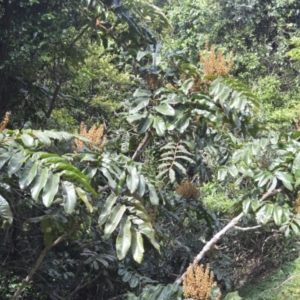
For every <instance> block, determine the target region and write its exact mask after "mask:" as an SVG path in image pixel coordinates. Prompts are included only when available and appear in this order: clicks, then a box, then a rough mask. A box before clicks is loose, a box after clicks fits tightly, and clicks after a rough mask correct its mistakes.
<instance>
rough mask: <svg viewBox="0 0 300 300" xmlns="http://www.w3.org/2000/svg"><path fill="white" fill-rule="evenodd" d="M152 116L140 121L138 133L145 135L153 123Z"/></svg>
mask: <svg viewBox="0 0 300 300" xmlns="http://www.w3.org/2000/svg"><path fill="white" fill-rule="evenodd" d="M153 119H154V118H153V116H152V115H149V116H148V117H146V118H143V119H141V121H140V123H139V125H138V128H137V130H138V132H139V133H145V132H146V131H147V130H148V129H149V128H150V126H151V124H152V122H153Z"/></svg>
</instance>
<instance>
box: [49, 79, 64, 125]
mask: <svg viewBox="0 0 300 300" xmlns="http://www.w3.org/2000/svg"><path fill="white" fill-rule="evenodd" d="M60 88H61V81H59V82H58V83H57V85H56V88H55V90H54V93H53V95H52V98H51V101H50V104H49V108H48V111H47V113H46V118H47V119H49V118H50V117H51V114H52V111H53V109H54V108H55V102H56V99H57V96H58V93H59V90H60Z"/></svg>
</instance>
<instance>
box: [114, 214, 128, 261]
mask: <svg viewBox="0 0 300 300" xmlns="http://www.w3.org/2000/svg"><path fill="white" fill-rule="evenodd" d="M130 228H131V222H130V219H129V218H128V217H126V218H124V219H123V220H122V221H121V223H120V230H119V234H118V236H117V240H116V250H117V257H118V259H119V260H122V259H124V258H125V256H126V254H127V252H128V250H129V248H130V245H131V231H130Z"/></svg>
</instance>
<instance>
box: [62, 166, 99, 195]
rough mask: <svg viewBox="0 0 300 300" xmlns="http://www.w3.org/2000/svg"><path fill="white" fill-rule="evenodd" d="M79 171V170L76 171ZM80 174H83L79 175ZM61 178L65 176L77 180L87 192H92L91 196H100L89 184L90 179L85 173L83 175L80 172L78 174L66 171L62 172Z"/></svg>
mask: <svg viewBox="0 0 300 300" xmlns="http://www.w3.org/2000/svg"><path fill="white" fill-rule="evenodd" d="M76 170H77V169H76ZM79 174H82V176H81V175H79ZM59 175H60V176H64V177H68V178H71V179H73V180H76V181H77V182H79V183H80V184H81V185H82V186H83V187H84V188H85V189H86V190H88V191H89V192H91V194H92V195H93V196H94V197H97V196H98V194H97V192H96V191H95V190H94V189H93V187H92V186H91V185H90V184H89V181H90V179H89V178H88V177H87V176H86V175H84V174H83V173H81V172H80V171H78V172H76V173H75V172H73V171H67V170H64V171H62V172H60V173H59ZM86 178H87V179H86Z"/></svg>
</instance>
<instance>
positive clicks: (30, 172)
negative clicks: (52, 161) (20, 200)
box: [19, 161, 38, 189]
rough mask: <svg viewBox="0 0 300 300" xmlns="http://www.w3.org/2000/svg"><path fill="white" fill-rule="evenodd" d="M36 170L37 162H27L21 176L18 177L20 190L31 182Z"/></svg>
mask: <svg viewBox="0 0 300 300" xmlns="http://www.w3.org/2000/svg"><path fill="white" fill-rule="evenodd" d="M37 169H38V162H37V161H36V162H34V163H32V161H27V162H26V164H25V167H24V170H23V172H22V174H21V175H20V177H19V186H20V188H21V189H24V188H25V187H27V186H29V185H30V183H31V182H32V180H33V179H34V178H35V176H36V174H37Z"/></svg>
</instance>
